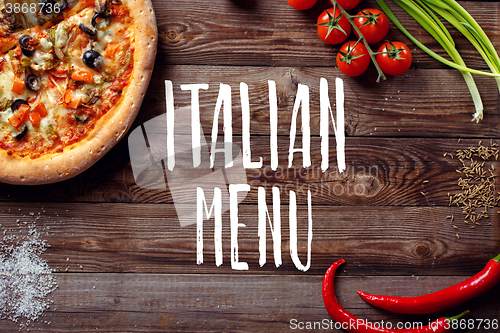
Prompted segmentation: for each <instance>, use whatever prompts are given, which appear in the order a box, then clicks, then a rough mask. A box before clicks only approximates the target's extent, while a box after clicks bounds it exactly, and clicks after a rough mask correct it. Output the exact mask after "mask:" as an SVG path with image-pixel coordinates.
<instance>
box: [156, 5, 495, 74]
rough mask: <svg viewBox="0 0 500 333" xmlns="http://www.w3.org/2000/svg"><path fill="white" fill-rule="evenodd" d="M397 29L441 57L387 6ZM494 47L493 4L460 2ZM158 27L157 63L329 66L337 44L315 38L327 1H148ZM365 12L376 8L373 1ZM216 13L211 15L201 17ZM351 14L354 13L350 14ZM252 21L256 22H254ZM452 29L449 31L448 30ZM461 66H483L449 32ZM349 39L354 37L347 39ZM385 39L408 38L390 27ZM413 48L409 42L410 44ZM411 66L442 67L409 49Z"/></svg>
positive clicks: (406, 20) (420, 33)
mask: <svg viewBox="0 0 500 333" xmlns="http://www.w3.org/2000/svg"><path fill="white" fill-rule="evenodd" d="M388 3H389V5H390V7H391V8H392V9H393V11H394V13H395V14H396V16H397V17H398V18H399V19H400V21H401V22H402V23H403V25H404V26H405V27H406V28H407V29H408V30H409V31H410V32H411V33H413V34H414V35H415V37H416V38H417V39H419V40H420V41H421V42H423V43H424V44H425V45H427V46H428V47H430V48H431V49H433V50H435V51H436V52H438V53H440V54H442V53H443V52H442V51H440V50H441V48H440V47H439V45H438V44H437V43H436V42H435V41H434V40H433V39H432V38H431V37H430V36H428V34H427V33H426V32H425V31H424V30H423V29H422V28H421V27H420V26H419V25H418V24H416V23H415V22H414V21H413V19H411V18H410V17H409V16H408V15H407V14H406V13H404V12H403V11H402V10H401V9H399V7H397V6H395V5H394V4H393V3H392V2H388ZM462 3H463V5H464V7H465V8H466V9H467V10H468V11H469V12H470V14H471V15H472V16H473V17H475V18H476V20H477V21H478V22H479V24H480V25H481V26H483V28H484V29H485V31H486V33H487V34H488V36H490V39H491V40H492V41H493V42H494V43H498V31H499V28H498V27H499V24H498V3H497V2H480V1H468V2H462ZM153 4H154V8H155V12H156V16H157V20H158V29H159V37H160V38H159V47H158V49H159V56H158V58H157V63H162V64H165V63H167V64H189V65H194V64H208V65H246V66H248V65H256V66H261V65H263V64H265V65H269V66H304V64H307V65H308V66H330V67H334V66H335V57H336V54H337V50H338V49H337V46H331V45H328V44H326V43H324V42H323V41H322V40H320V38H319V37H318V35H317V32H316V28H315V26H314V25H315V24H316V19H317V17H318V16H319V14H320V13H321V11H322V10H323V9H325V8H328V7H331V5H330V4H329V2H328V1H326V0H323V1H319V2H318V4H317V5H316V6H315V7H313V8H312V9H311V10H308V11H297V10H295V9H293V8H291V7H290V6H288V5H287V4H286V3H283V2H276V1H264V2H259V3H257V2H253V1H246V2H245V3H241V2H238V1H226V2H220V3H212V2H206V1H203V0H196V1H190V2H189V4H183V5H182V6H179V5H178V3H177V2H175V1H173V0H168V1H154V2H153ZM363 5H364V6H366V7H367V8H373V7H374V8H378V6H377V4H376V3H375V1H373V0H369V1H364V2H363ZM207 13H217V15H212V16H211V15H207ZM354 14H355V12H354ZM257 22H258V24H257ZM452 31H453V30H452ZM453 37H454V39H455V42H456V44H457V49H459V50H460V52H461V53H462V56H463V58H464V60H465V62H466V63H467V64H469V66H471V67H475V68H479V67H482V68H485V66H484V62H483V61H482V60H481V58H480V57H479V58H478V57H477V53H476V52H475V51H474V50H473V48H471V47H470V45H469V44H468V41H467V40H466V39H465V38H463V37H461V36H459V35H457V34H456V33H453ZM352 38H353V39H354V38H355V37H352ZM387 39H388V40H401V41H403V42H406V43H407V44H410V42H409V41H408V39H407V38H406V37H405V36H403V35H402V33H401V32H400V31H399V30H398V29H397V28H396V27H395V26H394V25H392V23H391V27H390V32H389V34H388V36H387ZM410 45H413V44H410ZM412 52H413V53H414V62H413V63H414V66H415V67H416V68H443V67H444V65H442V64H441V63H439V62H438V61H436V60H434V59H432V58H431V57H430V56H428V55H427V54H425V53H424V52H423V51H421V50H420V49H418V48H416V47H412Z"/></svg>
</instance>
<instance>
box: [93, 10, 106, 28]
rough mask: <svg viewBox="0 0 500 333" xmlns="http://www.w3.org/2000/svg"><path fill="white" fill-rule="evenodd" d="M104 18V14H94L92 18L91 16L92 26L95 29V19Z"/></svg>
mask: <svg viewBox="0 0 500 333" xmlns="http://www.w3.org/2000/svg"><path fill="white" fill-rule="evenodd" d="M104 17H106V12H102V13H95V14H94V16H92V26H93V27H94V28H97V19H98V18H104Z"/></svg>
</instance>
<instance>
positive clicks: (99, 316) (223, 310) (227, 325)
mask: <svg viewBox="0 0 500 333" xmlns="http://www.w3.org/2000/svg"><path fill="white" fill-rule="evenodd" d="M348 266H349V263H347V264H345V268H346V269H348ZM464 278H465V277H463V276H454V277H446V276H444V277H426V276H418V277H409V276H408V277H399V276H397V277H393V278H391V281H390V283H388V280H387V279H386V278H385V277H378V276H367V277H352V276H348V275H346V274H345V273H344V272H343V271H342V270H339V274H338V277H337V278H336V293H337V298H338V299H339V302H340V303H341V304H342V305H343V306H344V307H345V308H346V309H347V310H349V311H351V312H352V313H354V314H355V315H357V316H359V317H360V318H363V319H366V320H369V321H372V322H375V321H379V322H380V321H382V320H384V321H385V322H387V321H389V322H391V323H392V324H393V325H398V323H401V324H404V323H408V325H412V324H416V325H418V323H424V324H425V325H426V324H427V323H428V322H429V320H434V319H436V318H437V317H438V316H440V315H447V316H451V315H455V314H456V313H459V312H461V311H463V310H464V309H475V310H476V311H475V312H473V313H472V314H471V315H470V316H468V317H467V319H483V320H487V319H489V320H494V319H496V318H498V314H499V313H500V307H499V304H498V302H495V301H494V299H495V297H500V288H495V289H493V290H492V291H491V296H492V297H491V298H486V297H479V298H477V299H475V300H474V301H471V302H468V303H466V304H464V305H462V306H460V307H456V308H453V309H451V310H449V311H446V312H444V313H439V314H433V315H430V316H403V315H395V314H390V313H387V312H385V311H381V310H379V309H376V308H373V307H371V306H370V305H368V304H367V303H364V302H363V300H362V299H361V298H360V297H359V296H358V295H357V294H356V290H358V289H363V290H367V291H368V290H371V291H373V290H376V291H378V292H381V293H392V294H398V295H419V294H423V293H428V292H432V291H436V290H439V289H441V288H444V287H446V286H448V285H449V284H450V283H458V282H460V281H462V280H463V279H464ZM263 279H265V283H263ZM321 281H322V277H321V276H296V275H288V276H275V275H272V276H265V277H264V276H247V275H240V276H236V275H213V276H204V275H197V274H189V275H183V274H160V275H157V274H58V285H59V288H58V289H57V290H56V291H55V292H53V294H52V295H51V298H52V300H53V301H54V304H53V305H52V307H51V309H49V310H48V311H47V312H46V313H45V314H44V316H43V317H42V318H41V319H40V320H39V321H38V322H36V323H34V324H33V325H31V326H30V331H37V332H38V331H40V332H52V333H56V332H90V331H96V332H200V331H203V332H221V331H224V332H264V331H265V332H271V331H272V332H289V331H296V330H298V328H296V329H293V327H294V326H295V325H298V323H299V322H300V323H301V324H302V325H304V326H305V325H314V322H316V323H317V324H316V325H319V323H322V322H323V321H324V322H323V324H326V325H327V326H326V327H327V328H328V329H327V331H329V332H330V331H332V332H342V330H336V329H334V327H335V326H334V323H330V317H329V316H328V313H327V312H326V310H325V308H324V305H323V301H322V297H321ZM294 320H295V321H294ZM295 323H296V324H295ZM330 325H332V326H331V327H332V328H331V329H330ZM316 328H318V326H316ZM17 330H18V324H16V323H12V322H2V325H1V326H0V332H14V331H17ZM302 331H314V330H305V329H303V330H302ZM316 331H317V330H316ZM490 331H491V330H490ZM471 332H488V330H484V329H482V330H471Z"/></svg>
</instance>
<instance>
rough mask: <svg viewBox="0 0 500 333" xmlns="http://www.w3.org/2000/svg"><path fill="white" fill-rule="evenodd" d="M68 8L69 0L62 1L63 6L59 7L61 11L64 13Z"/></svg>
mask: <svg viewBox="0 0 500 333" xmlns="http://www.w3.org/2000/svg"><path fill="white" fill-rule="evenodd" d="M66 7H68V1H67V0H62V5H61V6H59V10H60V11H61V12H62V11H63V10H65V9H66Z"/></svg>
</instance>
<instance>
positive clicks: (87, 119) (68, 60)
mask: <svg viewBox="0 0 500 333" xmlns="http://www.w3.org/2000/svg"><path fill="white" fill-rule="evenodd" d="M0 8H1V13H0V182H5V183H10V184H46V183H53V182H57V181H62V180H65V179H68V178H70V177H73V176H75V175H77V174H79V173H81V172H83V171H84V170H86V169H87V168H89V167H90V166H92V165H93V164H94V163H95V162H96V161H97V160H99V158H101V157H102V156H103V155H104V154H105V153H106V152H108V151H109V150H110V149H111V148H112V147H113V146H114V145H115V144H116V143H117V142H118V141H119V140H120V139H121V138H122V137H123V136H124V135H125V133H126V132H127V130H128V129H129V128H130V126H131V124H132V122H133V121H134V119H135V117H136V115H137V113H138V111H139V109H140V106H141V103H142V100H143V98H144V95H145V93H146V90H147V87H148V84H149V80H150V78H151V73H152V70H153V66H154V61H155V56H156V45H157V38H158V33H157V27H156V21H155V15H154V11H153V7H152V5H151V2H150V0H79V1H76V0H75V1H72V0H62V1H61V0H37V1H34V0H22V1H19V0H17V1H9V0H0Z"/></svg>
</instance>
